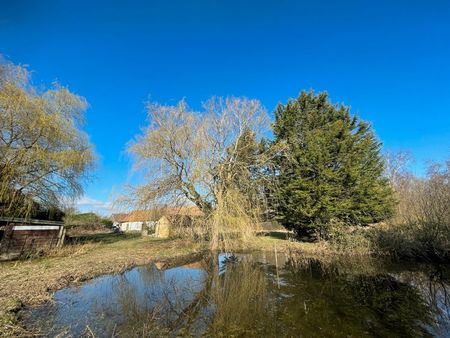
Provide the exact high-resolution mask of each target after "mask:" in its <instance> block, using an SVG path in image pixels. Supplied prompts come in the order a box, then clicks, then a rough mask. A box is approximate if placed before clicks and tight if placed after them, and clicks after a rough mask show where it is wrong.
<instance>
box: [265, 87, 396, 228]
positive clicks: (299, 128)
mask: <svg viewBox="0 0 450 338" xmlns="http://www.w3.org/2000/svg"><path fill="white" fill-rule="evenodd" d="M275 118H276V121H275V124H274V133H275V143H285V145H286V148H285V149H286V150H285V152H284V153H283V155H282V156H279V157H278V159H277V164H278V173H277V174H278V179H279V182H278V183H279V189H278V203H277V206H276V207H277V211H278V215H279V219H280V221H281V223H282V224H283V225H284V226H286V227H287V228H289V229H293V230H295V231H296V232H297V234H298V235H301V234H304V233H311V232H316V233H317V232H318V233H320V234H322V235H326V234H327V226H328V225H329V224H330V222H332V221H339V222H343V223H345V224H351V225H365V224H368V223H373V222H378V221H381V220H383V219H386V218H387V217H389V216H391V215H392V212H393V204H394V202H393V198H392V191H391V188H390V186H389V184H388V181H387V179H386V178H384V177H383V169H384V163H383V160H382V157H381V156H380V147H381V145H380V143H379V142H378V141H377V139H376V137H375V134H374V133H373V131H372V129H371V128H370V125H369V124H368V123H366V122H364V121H361V120H360V119H358V117H356V116H351V115H350V111H349V108H348V107H346V106H344V105H340V106H338V105H332V104H331V103H330V102H329V100H328V95H327V94H326V93H320V94H318V95H314V93H313V92H302V93H301V94H300V96H299V97H298V98H297V99H295V100H289V101H288V103H287V104H286V105H279V106H278V108H277V110H276V112H275Z"/></svg>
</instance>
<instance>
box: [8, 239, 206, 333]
mask: <svg viewBox="0 0 450 338" xmlns="http://www.w3.org/2000/svg"><path fill="white" fill-rule="evenodd" d="M201 250H202V246H201V245H200V244H195V243H193V242H189V241H184V240H157V239H151V238H140V237H136V236H124V235H110V237H106V236H105V237H104V240H103V241H100V242H89V243H85V244H81V243H80V244H75V245H69V246H66V247H64V248H63V249H61V250H59V251H55V252H52V253H50V254H49V256H46V257H44V258H38V259H33V260H25V261H16V262H4V263H1V264H0V280H1V281H2V288H1V289H0V336H11V337H12V336H27V335H28V334H27V332H26V331H24V330H23V329H22V328H21V327H20V326H19V325H18V318H17V312H18V311H19V310H20V309H21V308H22V307H23V306H33V305H38V304H41V303H43V302H46V301H49V300H51V299H52V292H53V291H56V290H58V289H60V288H63V287H66V286H68V285H76V284H78V283H81V282H83V281H85V280H88V279H91V278H93V277H96V276H99V275H102V274H109V273H117V272H123V271H125V270H127V269H129V268H131V267H133V266H135V265H142V264H147V263H149V262H150V261H151V260H155V259H156V260H158V259H164V258H170V257H174V258H175V257H180V256H183V255H187V254H191V253H195V252H199V251H201Z"/></svg>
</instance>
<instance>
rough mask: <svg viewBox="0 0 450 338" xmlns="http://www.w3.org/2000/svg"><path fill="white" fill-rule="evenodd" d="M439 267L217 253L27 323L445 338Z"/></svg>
mask: <svg viewBox="0 0 450 338" xmlns="http://www.w3.org/2000/svg"><path fill="white" fill-rule="evenodd" d="M448 280H449V279H448V272H447V270H445V269H436V268H431V267H426V266H423V267H421V268H420V269H418V268H417V267H416V268H415V269H410V268H408V267H404V266H403V267H402V266H392V265H384V266H376V265H375V264H373V263H371V262H369V263H367V262H366V264H362V262H356V263H355V262H349V261H347V262H342V261H328V262H324V261H320V260H315V259H295V260H294V259H292V257H286V256H285V255H277V256H275V255H273V254H270V253H262V254H261V253H258V254H237V255H219V256H218V257H217V256H216V257H212V256H209V257H205V259H203V260H201V261H199V262H191V263H190V264H187V265H185V266H180V267H176V268H171V269H167V270H163V269H158V267H157V266H156V265H150V266H147V267H139V268H136V269H133V270H131V271H129V272H127V273H125V274H123V275H114V276H107V277H102V278H98V279H96V280H94V281H92V282H90V283H87V284H85V285H84V286H82V287H80V288H76V289H74V288H72V289H65V290H61V291H58V292H57V293H56V294H55V301H56V302H55V303H54V304H50V305H46V306H44V307H41V308H38V309H35V310H33V311H32V312H31V314H30V317H29V318H28V320H27V322H28V324H29V325H30V326H33V327H37V328H40V329H41V330H42V332H44V333H46V334H47V335H48V336H55V335H57V334H61V333H62V336H80V335H83V334H86V333H88V332H89V333H90V332H93V333H95V334H96V336H100V337H103V336H105V337H111V336H118V337H142V336H148V337H153V336H159V337H161V336H192V335H194V336H198V335H204V336H214V337H229V336H234V337H275V336H276V337H292V336H295V337H302V336H303V337H316V336H317V337H319V336H320V337H324V336H326V337H348V336H351V337H364V336H377V337H392V336H405V337H423V336H448V335H450V326H449V318H450V317H449V315H450V314H449V311H450V310H449V309H450V307H449V297H448V295H449V293H448V291H449V285H450V284H449V282H448Z"/></svg>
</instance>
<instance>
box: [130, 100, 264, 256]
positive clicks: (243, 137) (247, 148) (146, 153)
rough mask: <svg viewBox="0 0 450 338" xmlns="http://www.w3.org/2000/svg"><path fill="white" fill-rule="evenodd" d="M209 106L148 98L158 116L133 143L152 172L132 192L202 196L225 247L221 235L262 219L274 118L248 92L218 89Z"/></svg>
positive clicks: (159, 198) (165, 200)
mask: <svg viewBox="0 0 450 338" xmlns="http://www.w3.org/2000/svg"><path fill="white" fill-rule="evenodd" d="M203 108H204V110H203V111H202V112H194V111H192V110H190V109H189V108H188V106H187V105H186V103H185V102H184V101H180V102H179V103H178V104H176V105H173V106H165V105H159V104H154V103H150V104H148V106H147V109H148V115H149V121H150V124H149V126H148V127H147V128H146V129H145V130H144V131H143V134H142V135H140V136H139V137H138V138H137V139H136V140H135V142H133V143H132V144H131V146H130V148H129V150H130V152H131V153H132V154H134V155H135V157H136V164H137V167H138V168H140V169H144V170H145V172H146V174H147V176H146V180H145V183H144V184H143V185H141V186H138V187H137V188H136V189H135V190H133V192H132V196H133V197H135V202H136V203H137V204H138V205H139V206H141V207H150V206H154V205H161V204H176V203H179V202H180V201H189V202H190V203H193V204H195V205H196V206H197V207H198V208H199V209H200V210H201V211H202V212H203V213H204V215H205V218H204V220H205V222H206V224H207V225H208V230H209V231H208V233H209V236H210V240H211V246H212V248H219V246H220V243H219V242H223V241H219V239H222V240H223V239H224V238H225V237H226V236H227V234H228V235H230V234H233V236H236V235H242V234H244V233H246V231H244V228H245V229H249V228H251V227H252V226H255V224H256V222H255V217H254V216H255V215H257V214H258V213H259V210H258V207H259V205H258V204H260V203H262V201H263V200H264V197H263V195H264V194H263V192H262V191H261V189H260V188H259V187H260V183H261V182H260V180H259V179H260V177H262V175H259V173H260V172H261V170H262V169H261V168H263V167H264V166H265V165H267V163H269V162H270V156H269V155H268V152H266V151H265V150H264V149H263V148H264V147H262V146H261V145H260V144H258V142H259V140H260V139H261V136H262V134H263V132H264V130H265V129H266V127H267V122H268V119H267V114H266V111H265V109H264V108H263V106H262V105H261V103H260V102H259V101H257V100H250V99H246V98H234V97H229V98H216V97H213V98H211V99H210V100H208V101H207V102H206V103H205V104H204V105H203Z"/></svg>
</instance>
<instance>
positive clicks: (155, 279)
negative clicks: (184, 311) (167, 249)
mask: <svg viewBox="0 0 450 338" xmlns="http://www.w3.org/2000/svg"><path fill="white" fill-rule="evenodd" d="M205 275H206V273H205V272H204V271H203V270H201V269H195V268H184V267H176V268H172V269H168V270H162V271H160V270H158V269H157V268H156V267H155V266H154V265H150V266H144V267H137V268H134V269H132V270H130V271H127V272H125V273H124V274H123V275H120V274H119V275H112V276H105V277H99V278H96V279H94V280H92V281H90V282H87V283H85V284H83V285H82V286H81V287H76V288H67V289H62V290H60V291H57V292H56V293H55V295H54V304H53V305H52V304H50V305H47V306H44V307H42V308H37V309H36V310H34V311H33V314H34V315H36V316H37V317H39V320H40V322H41V323H40V324H41V325H43V326H44V330H49V329H50V330H51V331H50V332H49V334H48V335H49V336H53V335H54V334H56V333H59V332H61V331H65V330H66V329H68V331H70V332H71V334H72V335H74V336H78V335H80V334H82V333H83V332H84V331H85V330H86V325H89V327H90V328H91V329H92V330H94V332H96V333H100V334H105V335H106V334H111V332H112V331H113V330H114V327H116V326H117V324H120V322H121V321H122V319H123V316H122V314H123V310H124V309H123V308H124V301H125V303H126V302H129V303H128V304H126V305H130V304H132V305H136V304H137V305H138V306H140V308H142V307H144V308H146V309H151V308H152V307H153V306H154V305H155V304H157V303H158V302H160V300H161V298H162V297H168V299H169V300H170V301H172V302H176V301H180V299H179V297H178V295H179V294H181V295H183V297H184V298H183V300H184V301H185V302H189V300H190V299H191V298H192V296H193V295H194V294H195V293H196V292H198V291H199V290H200V289H201V287H202V282H203V280H204V278H205ZM129 291H131V292H129ZM124 297H128V298H127V299H123V298H124ZM175 298H177V299H175ZM47 320H49V321H48V322H47V323H46V321H47Z"/></svg>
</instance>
